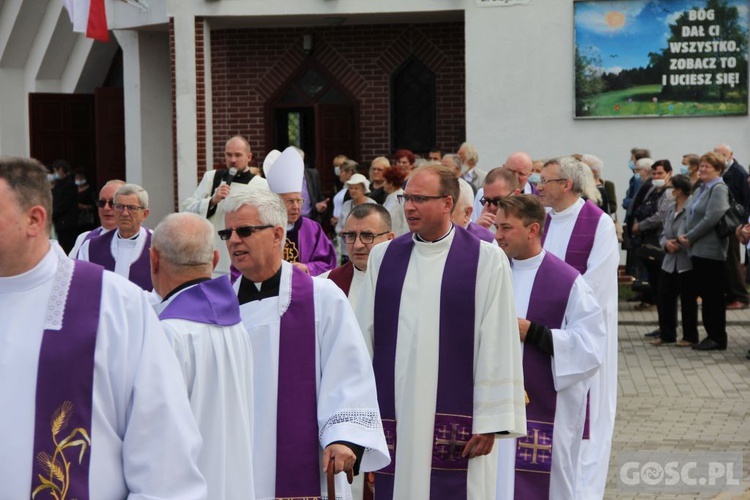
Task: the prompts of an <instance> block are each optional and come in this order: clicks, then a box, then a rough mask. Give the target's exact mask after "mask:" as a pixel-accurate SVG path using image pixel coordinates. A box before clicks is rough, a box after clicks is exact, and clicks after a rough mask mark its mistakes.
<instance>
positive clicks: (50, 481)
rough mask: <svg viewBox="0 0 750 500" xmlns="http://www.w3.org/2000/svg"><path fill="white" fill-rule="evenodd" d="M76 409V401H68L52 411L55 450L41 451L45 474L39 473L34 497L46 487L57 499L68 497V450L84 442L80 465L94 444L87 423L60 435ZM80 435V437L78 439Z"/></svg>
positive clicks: (38, 459)
mask: <svg viewBox="0 0 750 500" xmlns="http://www.w3.org/2000/svg"><path fill="white" fill-rule="evenodd" d="M72 413H73V403H71V402H70V401H65V402H64V403H63V404H62V405H60V407H59V408H58V409H57V410H55V412H54V413H53V414H52V419H51V427H52V442H53V443H54V444H55V451H54V453H53V454H52V455H50V454H49V453H47V452H46V451H41V452H39V453H37V455H36V461H37V463H38V464H39V467H40V468H41V469H42V471H43V472H44V475H42V474H37V478H38V479H39V485H38V486H37V487H36V488H34V491H32V492H31V498H35V497H36V496H37V494H39V493H41V492H42V491H45V490H49V494H50V496H51V497H52V498H54V499H55V500H65V499H66V497H67V495H68V488H70V465H71V463H70V461H69V460H68V459H67V457H66V456H65V450H66V449H67V448H74V447H76V446H80V447H81V451H80V452H79V454H78V464H79V465H80V464H81V462H82V461H83V455H84V453H86V449H87V448H89V447H91V439H90V438H89V435H88V433H87V432H86V429H84V428H83V427H77V428H75V429H73V430H72V431H71V432H70V434H68V436H67V437H66V438H64V439H63V440H61V441H58V439H57V435H58V434H60V432H61V431H62V430H63V429H65V428H66V427H67V426H68V421H69V420H70V416H71V414H72ZM76 437H78V439H75V438H76ZM45 476H46V477H45Z"/></svg>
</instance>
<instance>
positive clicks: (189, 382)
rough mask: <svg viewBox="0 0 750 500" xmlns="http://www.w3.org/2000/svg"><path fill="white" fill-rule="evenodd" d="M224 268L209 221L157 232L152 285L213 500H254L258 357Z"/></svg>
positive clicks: (169, 222)
mask: <svg viewBox="0 0 750 500" xmlns="http://www.w3.org/2000/svg"><path fill="white" fill-rule="evenodd" d="M218 260H219V252H218V251H216V250H215V249H214V227H213V225H212V224H211V223H210V222H208V221H207V220H206V219H205V218H204V217H201V216H199V215H197V214H191V213H180V214H171V215H168V216H167V217H166V218H165V219H164V220H163V221H162V222H161V223H160V224H159V225H158V226H157V227H156V229H155V230H154V236H153V243H152V245H151V279H152V281H153V283H154V290H155V291H156V292H157V293H158V294H159V296H161V297H164V300H163V301H162V302H161V303H160V304H158V305H157V306H156V311H157V313H158V314H159V319H160V320H161V325H162V327H163V328H164V331H165V332H166V334H167V338H169V341H170V342H171V344H172V348H173V349H174V351H175V354H177V359H178V360H179V363H180V366H181V367H182V374H183V377H184V380H185V386H184V392H185V393H186V394H187V395H188V397H189V398H190V406H191V407H192V410H193V414H194V415H195V419H196V421H197V422H198V427H199V429H200V431H201V435H202V437H203V449H202V451H201V455H200V459H199V460H198V467H199V468H200V471H201V473H202V474H203V476H204V477H205V478H206V482H207V483H208V498H227V499H230V498H249V499H252V498H254V495H253V492H254V487H255V485H254V482H253V462H252V450H253V439H252V421H253V420H252V418H253V351H252V348H251V346H250V338H249V337H248V335H247V330H245V327H244V326H243V325H242V320H241V319H240V308H239V305H238V303H237V294H235V293H234V290H233V289H232V285H231V283H230V282H229V279H228V278H227V277H226V276H220V277H218V278H215V279H211V273H212V271H213V269H214V266H215V265H216V263H217V262H218Z"/></svg>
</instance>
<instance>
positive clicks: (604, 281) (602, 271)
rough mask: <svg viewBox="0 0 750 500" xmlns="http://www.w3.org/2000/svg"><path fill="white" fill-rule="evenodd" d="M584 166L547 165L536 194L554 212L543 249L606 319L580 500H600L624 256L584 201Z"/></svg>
mask: <svg viewBox="0 0 750 500" xmlns="http://www.w3.org/2000/svg"><path fill="white" fill-rule="evenodd" d="M585 169H588V167H587V166H586V165H584V164H583V163H581V162H579V161H578V160H576V159H575V158H572V157H569V156H566V157H561V158H556V159H553V160H550V161H548V162H547V163H546V164H545V165H544V168H543V169H542V176H541V180H540V181H539V185H538V186H537V188H538V189H539V197H540V199H541V200H542V203H544V205H545V206H547V207H549V208H551V210H550V211H549V213H548V219H547V222H546V224H545V226H546V228H547V230H546V232H545V233H544V236H543V238H542V244H543V246H544V249H545V250H547V251H548V252H550V253H552V254H554V255H555V256H556V257H559V258H561V259H563V260H564V261H565V262H566V263H568V264H570V265H571V266H572V267H574V268H575V269H576V270H577V271H578V272H580V273H581V274H582V275H583V278H584V279H585V280H586V283H588V285H589V286H590V287H591V288H592V289H593V290H594V293H595V294H596V297H597V299H598V301H599V307H601V309H602V312H603V314H604V321H605V325H606V328H607V348H606V351H605V354H604V357H603V359H602V365H601V368H600V370H599V373H598V374H597V375H596V376H595V377H594V379H593V380H592V383H591V393H590V394H591V398H590V404H589V407H588V409H589V414H590V433H589V439H585V440H584V442H583V444H582V445H581V462H580V465H581V475H580V478H579V481H578V484H577V490H578V493H577V495H576V497H577V498H602V496H604V486H605V483H606V480H607V469H608V466H609V455H610V451H611V449H612V432H613V430H614V423H615V413H616V411H617V266H618V265H619V263H620V251H619V248H618V246H619V245H618V243H617V233H616V232H615V225H614V223H613V222H612V218H611V217H610V216H608V215H607V214H606V213H604V212H603V211H602V210H601V209H600V208H599V207H597V206H596V205H594V203H593V202H591V201H586V202H584V200H583V199H581V193H583V188H584V183H585V182H586V171H585Z"/></svg>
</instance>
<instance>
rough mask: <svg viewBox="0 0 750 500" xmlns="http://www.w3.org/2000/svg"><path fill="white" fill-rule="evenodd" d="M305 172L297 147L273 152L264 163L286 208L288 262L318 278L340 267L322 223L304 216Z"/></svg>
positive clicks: (273, 189) (269, 183) (285, 251)
mask: <svg viewBox="0 0 750 500" xmlns="http://www.w3.org/2000/svg"><path fill="white" fill-rule="evenodd" d="M303 169H304V164H303V163H302V157H301V156H300V155H299V153H298V152H297V149H296V148H294V147H293V146H290V147H288V148H286V149H285V150H284V152H283V153H279V152H278V151H276V150H273V151H271V152H270V153H268V155H266V159H265V161H264V162H263V172H264V173H265V174H266V178H267V179H268V185H269V187H270V188H271V191H272V192H274V193H276V194H278V195H279V196H280V197H281V199H282V200H284V204H285V205H286V212H287V227H286V245H285V246H284V260H286V261H287V262H291V263H292V264H294V266H295V267H298V268H300V269H301V270H302V271H304V272H306V273H307V274H309V275H311V276H318V275H319V274H321V273H324V272H326V271H330V270H331V269H333V268H334V267H336V250H335V249H334V247H333V244H332V243H331V241H330V240H329V239H328V237H326V234H325V233H324V232H323V228H322V227H320V224H318V223H317V222H315V221H314V220H311V219H308V218H306V217H302V210H301V209H302V181H303V179H304V177H303V173H302V171H303Z"/></svg>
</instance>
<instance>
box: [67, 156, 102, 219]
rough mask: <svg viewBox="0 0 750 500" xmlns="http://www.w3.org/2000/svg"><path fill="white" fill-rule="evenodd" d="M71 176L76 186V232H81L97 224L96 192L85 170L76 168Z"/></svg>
mask: <svg viewBox="0 0 750 500" xmlns="http://www.w3.org/2000/svg"><path fill="white" fill-rule="evenodd" d="M73 176H74V178H75V183H76V187H77V188H78V224H77V225H76V232H77V233H78V234H81V233H83V232H85V231H91V230H92V229H94V228H95V227H96V226H98V225H99V218H98V213H97V210H96V194H95V193H94V190H93V188H92V187H91V185H90V184H89V183H88V181H87V180H86V172H84V170H83V169H80V168H79V169H76V170H75V172H74V173H73Z"/></svg>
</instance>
